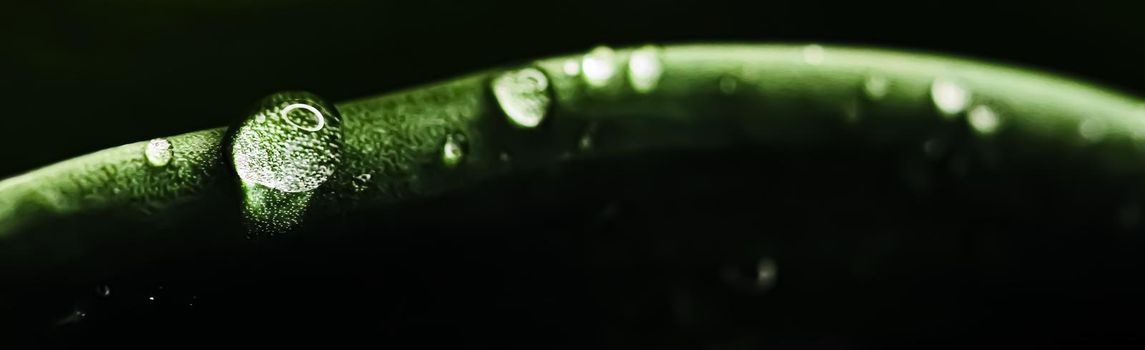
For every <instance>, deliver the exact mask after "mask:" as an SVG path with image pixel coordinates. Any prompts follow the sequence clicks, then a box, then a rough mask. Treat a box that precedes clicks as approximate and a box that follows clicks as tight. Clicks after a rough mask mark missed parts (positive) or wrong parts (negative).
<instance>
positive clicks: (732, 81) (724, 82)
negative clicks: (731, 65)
mask: <svg viewBox="0 0 1145 350" xmlns="http://www.w3.org/2000/svg"><path fill="white" fill-rule="evenodd" d="M737 85H739V82H737V81H736V78H735V77H733V76H730V75H725V76H723V77H720V92H723V93H724V94H726V95H731V94H734V93H735V92H736V87H737Z"/></svg>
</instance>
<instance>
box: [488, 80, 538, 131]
mask: <svg viewBox="0 0 1145 350" xmlns="http://www.w3.org/2000/svg"><path fill="white" fill-rule="evenodd" d="M548 89H549V79H548V77H546V76H545V74H544V73H542V72H541V71H540V70H537V69H536V68H525V69H520V70H514V71H508V72H505V73H502V74H501V75H500V76H498V77H497V78H495V79H493V96H494V97H496V98H497V104H498V105H500V106H501V111H502V112H504V113H505V116H506V117H507V118H509V121H510V122H511V123H512V124H513V126H516V127H518V128H533V127H536V126H537V125H540V124H541V122H542V121H544V119H545V114H546V113H548V111H549V105H550V104H551V102H552V98H551V97H550V96H549V91H548Z"/></svg>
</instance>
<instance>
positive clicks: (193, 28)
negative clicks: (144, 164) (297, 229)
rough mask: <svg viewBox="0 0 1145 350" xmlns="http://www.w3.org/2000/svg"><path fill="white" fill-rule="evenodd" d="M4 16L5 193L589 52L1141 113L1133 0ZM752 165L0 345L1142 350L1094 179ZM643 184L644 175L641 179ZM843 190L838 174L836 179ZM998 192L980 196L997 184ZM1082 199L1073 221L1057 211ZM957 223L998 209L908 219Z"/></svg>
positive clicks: (397, 228) (608, 191)
mask: <svg viewBox="0 0 1145 350" xmlns="http://www.w3.org/2000/svg"><path fill="white" fill-rule="evenodd" d="M5 7H6V8H5V10H4V11H3V12H0V84H2V85H0V89H3V90H2V91H0V92H2V94H0V96H2V97H0V98H2V99H3V100H4V101H5V102H6V103H5V104H4V105H5V111H6V116H7V117H6V118H4V122H3V126H2V127H0V150H3V151H0V157H2V159H3V160H4V161H3V162H0V176H3V177H6V176H11V175H15V174H18V173H21V172H24V171H27V170H31V169H33V168H36V167H40V166H44V165H47V164H50V163H53V162H57V161H60V160H63V159H67V158H70V157H73V156H77V155H81V154H85V153H89V152H92V151H95V150H99V149H103V148H107V147H112V146H116V145H120V144H125V143H129V142H134V141H140V140H146V139H149V138H152V137H156V136H162V135H173V134H180V133H184V132H189V131H194V130H200V129H206V128H212V127H218V126H225V125H229V124H231V123H233V122H234V121H235V120H237V119H238V118H240V117H241V116H242V115H243V113H244V112H245V111H246V110H247V109H248V108H249V107H250V105H251V104H252V103H253V102H254V101H256V100H258V99H259V98H261V97H263V96H265V95H268V94H270V93H273V92H277V91H283V90H298V89H302V90H307V91H311V92H314V93H317V94H318V95H320V96H323V97H325V98H327V99H328V100H331V101H344V100H347V99H353V98H359V97H365V96H370V95H376V94H381V93H386V92H390V91H395V90H397V89H404V88H409V87H414V86H417V85H421V84H425V83H430V82H434V81H438V80H443V79H448V78H452V77H456V76H459V75H462V74H465V73H469V72H473V71H476V70H481V69H486V68H491V67H496V66H500V65H505V64H510V63H515V62H521V61H525V60H529V59H533V58H539V57H545V56H551V55H559V54H568V53H575V52H581V51H584V50H587V49H589V48H591V47H593V46H596V45H599V44H608V45H612V46H626V45H639V44H645V43H661V44H671V43H697V42H797V43H803V42H814V43H821V44H825V45H828V44H846V45H871V46H878V47H885V48H896V49H907V50H919V51H929V52H937V53H946V54H953V55H959V56H967V57H971V58H978V59H985V60H989V61H995V62H1003V63H1008V64H1015V65H1019V66H1024V67H1029V68H1034V69H1039V70H1044V71H1049V72H1054V73H1058V74H1062V75H1065V76H1068V77H1072V78H1075V79H1080V80H1085V81H1090V82H1094V83H1097V84H1099V85H1103V86H1108V87H1111V88H1114V89H1117V90H1120V91H1123V92H1127V93H1130V94H1133V95H1136V96H1142V95H1145V85H1143V84H1142V83H1141V82H1142V81H1145V80H1143V79H1145V69H1142V68H1141V63H1142V62H1145V48H1143V47H1142V43H1145V26H1143V25H1141V14H1142V13H1145V12H1143V9H1145V5H1143V4H1142V3H1140V2H1132V1H1088V2H1077V3H1057V4H1052V5H1051V4H1038V5H1031V4H1021V3H1013V2H999V1H916V2H912V3H902V4H876V3H871V2H862V1H850V2H844V1H838V2H835V1H815V0H803V1H782V2H781V1H724V0H704V1H668V0H655V1H653V0H632V1H627V0H626V1H618V0H604V1H600V0H581V1H558V0H546V1H461V0H422V1H317V0H314V1H309V0H280V1H251V0H226V1H224V0H197V1H191V0H169V1H158V2H156V1H138V0H104V1H52V0H48V1H37V2H28V3H19V4H7V5H6V6H5ZM752 152H757V153H758V154H754V153H751V152H749V153H751V154H753V155H754V156H756V158H750V157H749V159H764V160H766V162H764V163H765V164H761V162H748V161H744V160H743V159H744V158H745V157H744V156H743V154H735V155H726V154H725V155H719V154H717V155H712V154H677V155H671V156H659V157H652V156H650V157H648V158H647V159H644V160H641V161H639V162H618V163H617V164H609V163H604V164H596V165H589V166H585V167H582V168H577V169H562V170H561V171H559V172H558V173H556V174H546V175H544V176H540V177H536V176H533V177H529V176H526V177H523V178H516V179H509V180H506V181H505V182H503V183H497V184H492V185H491V186H490V187H489V188H484V189H476V190H474V191H472V192H467V193H460V194H457V195H456V196H452V197H450V198H447V199H441V200H437V201H431V202H430V203H418V204H416V205H411V206H410V207H407V208H401V209H395V210H393V211H390V212H386V213H380V214H378V215H372V216H371V215H365V216H370V217H369V218H362V217H360V216H362V215H348V217H347V218H340V219H339V220H335V222H334V223H330V225H331V226H329V227H327V229H328V230H330V231H354V232H359V233H361V232H369V233H374V235H372V236H370V238H361V237H360V235H353V234H351V235H349V236H348V237H356V238H351V239H345V240H342V241H340V242H337V243H330V242H324V241H323V242H307V241H305V240H304V241H302V242H295V243H291V246H289V247H285V248H283V247H280V248H276V249H281V250H282V251H285V252H286V253H278V252H276V253H266V255H265V256H263V255H260V256H258V257H257V258H251V257H245V258H235V257H229V256H222V257H209V258H203V259H202V260H196V261H190V262H188V261H174V262H168V263H164V264H156V265H154V266H147V267H141V268H140V270H139V271H132V272H130V273H126V274H123V275H120V276H116V277H114V278H112V279H111V280H109V282H108V283H107V284H95V285H85V286H71V287H68V288H61V289H58V290H53V291H51V292H43V293H40V292H37V293H38V294H36V297H35V298H32V299H29V300H30V301H29V302H28V303H27V305H30V306H28V307H25V308H23V309H21V313H10V314H8V315H7V316H0V317H5V319H4V321H5V322H4V324H14V325H20V327H18V328H8V329H9V330H31V331H30V332H28V333H22V335H29V334H31V335H34V337H35V338H37V339H40V340H47V341H49V342H62V343H65V344H90V343H99V342H122V341H125V340H131V339H140V337H143V338H147V339H150V338H151V337H155V338H156V339H169V340H170V341H183V340H186V339H198V340H200V341H209V339H214V338H215V337H214V336H220V337H221V336H223V335H225V336H228V337H237V338H238V339H240V340H246V341H253V342H277V341H283V342H286V341H291V340H294V339H299V338H322V339H328V340H334V341H338V340H346V339H355V340H362V339H366V340H367V341H370V342H371V343H373V344H377V345H379V346H403V347H409V346H415V347H419V348H420V347H430V346H466V347H470V348H493V347H498V348H503V347H505V346H522V347H523V346H530V347H542V348H560V347H569V348H584V347H595V348H659V349H663V348H683V349H692V348H703V349H753V348H764V347H772V348H774V347H783V348H864V347H885V346H919V345H924V346H927V347H931V348H934V347H944V346H953V347H961V346H979V345H982V344H998V343H1004V344H1012V345H1034V346H1039V347H1052V346H1055V345H1070V344H1074V345H1076V344H1079V343H1086V344H1089V343H1095V342H1103V341H1121V340H1132V341H1140V340H1141V339H1142V338H1145V335H1141V334H1139V333H1140V331H1139V330H1138V329H1139V328H1140V327H1138V326H1141V325H1142V323H1141V321H1138V320H1130V321H1127V322H1126V321H1122V319H1121V317H1129V316H1133V313H1136V312H1138V311H1145V307H1142V305H1141V303H1142V302H1141V301H1140V300H1137V299H1145V298H1139V296H1141V295H1142V294H1140V291H1142V290H1143V289H1141V286H1140V284H1141V283H1140V282H1137V281H1136V279H1137V278H1138V277H1139V276H1140V275H1139V274H1137V273H1138V272H1142V271H1145V269H1140V267H1141V266H1143V264H1142V262H1141V261H1138V260H1133V258H1132V257H1133V256H1134V255H1135V254H1136V253H1135V252H1134V251H1133V250H1131V249H1130V248H1136V247H1140V246H1141V245H1140V239H1139V238H1134V239H1132V240H1130V241H1129V242H1130V243H1131V244H1130V243H1126V241H1124V240H1121V238H1119V239H1112V238H1108V237H1114V236H1116V237H1123V236H1124V235H1125V233H1124V232H1123V231H1125V230H1126V229H1125V228H1124V227H1122V226H1124V225H1121V224H1118V223H1119V222H1122V221H1117V218H1118V216H1116V215H1115V214H1116V213H1117V212H1118V210H1120V209H1119V208H1122V207H1123V203H1122V202H1121V201H1122V200H1124V196H1122V195H1121V193H1122V192H1121V191H1120V189H1119V188H1118V187H1117V186H1116V185H1115V184H1100V183H1097V184H1095V183H1089V184H1080V185H1078V187H1077V188H1071V189H1068V190H1060V191H1049V192H1052V194H1056V195H1061V196H1058V197H1054V198H1053V199H1047V198H1048V197H1050V196H1049V195H1046V197H1047V198H1041V197H1038V198H1040V199H1042V200H1046V201H1047V202H1052V203H1049V204H1047V203H1041V204H1038V205H1035V204H1029V203H1025V204H1015V203H1007V204H997V203H996V202H997V201H994V200H993V199H992V197H990V194H989V193H970V194H966V193H962V192H959V191H958V190H949V192H943V190H935V191H933V192H928V195H927V196H923V197H919V196H918V195H917V193H915V192H912V190H911V189H910V188H908V187H909V186H903V185H902V183H901V182H902V181H900V180H901V179H902V177H901V176H900V175H901V174H898V173H897V171H898V170H897V169H896V170H892V171H891V174H890V175H891V176H887V175H888V174H887V173H886V171H884V170H880V169H876V168H873V167H871V166H870V164H871V163H870V161H871V160H883V161H886V162H899V161H901V159H899V158H895V157H896V156H893V155H889V154H883V155H880V154H871V155H866V156H864V157H859V158H856V157H854V156H853V155H850V154H847V153H846V152H843V151H842V150H837V149H831V147H829V146H828V147H825V150H824V151H822V152H820V153H816V154H812V155H788V154H785V153H783V152H778V151H775V150H757V151H752ZM617 169H622V170H626V171H623V172H620V171H618V170H617ZM649 169H653V170H649ZM777 169H782V170H777ZM649 171H652V172H655V173H656V174H658V175H659V176H658V177H657V178H656V179H654V180H650V179H649V177H648V176H647V174H648V172H649ZM839 173H847V174H849V175H848V178H849V180H850V182H848V183H839V181H838V177H837V176H835V174H839ZM666 174H667V175H666ZM760 174H765V175H767V177H766V180H765V181H762V182H764V184H763V185H759V183H760V182H761V181H760V180H759V175H760ZM808 174H817V175H811V176H809V175H808ZM1021 175H1023V174H1014V175H1013V176H1011V177H1000V178H997V179H995V180H991V181H995V182H996V183H995V184H996V185H997V186H1006V185H1007V184H1008V183H1007V181H1022V179H1023V178H1022V176H1021ZM1025 175H1030V174H1025ZM936 182H937V183H940V184H941V182H942V180H936ZM857 183H861V184H865V185H866V186H864V187H868V188H855V187H856V186H854V184H857ZM744 184H755V185H752V186H748V185H744ZM936 187H941V186H936ZM589 189H591V190H589ZM665 189H671V190H670V191H666V190H665ZM1059 192H1060V193H1059ZM936 193H937V194H936ZM1025 194H1026V195H1031V194H1035V193H1034V191H1032V190H1031V192H1029V193H1025ZM1071 196H1072V197H1071ZM1031 198H1032V199H1030V201H1034V200H1036V199H1037V198H1033V197H1031ZM742 203H747V205H742ZM983 203H993V204H989V205H986V204H983ZM1083 205H1084V206H1087V207H1090V208H1091V209H1092V210H1089V211H1086V210H1080V209H1078V208H1077V207H1076V206H1083ZM979 206H980V207H983V208H985V207H987V206H989V207H990V208H993V209H983V210H981V211H978V212H977V213H975V214H972V215H963V214H960V215H947V216H941V217H939V216H938V215H933V216H932V214H933V213H962V212H959V211H957V208H966V207H979ZM1134 208H1137V209H1132V208H1131V209H1130V210H1139V206H1138V207H1134ZM1105 209H1109V210H1105ZM442 212H447V213H451V214H450V215H447V216H444V217H443V216H442V215H441V214H440V213H442ZM1015 213H1017V214H1015ZM1062 213H1068V214H1070V215H1058V214H1062ZM379 215H380V217H379ZM1055 215H1056V217H1060V219H1057V221H1053V220H1046V219H1045V217H1046V216H1055ZM1103 215H1104V216H1103ZM1106 216H1108V217H1106ZM1106 219H1108V220H1106ZM378 222H383V224H378ZM220 225H221V224H220ZM1134 225H1135V224H1134ZM1130 226H1132V225H1130ZM1131 228H1132V227H1130V229H1131ZM189 229H191V230H211V229H215V228H211V227H210V226H209V225H207V226H195V227H193V228H189ZM485 231H493V232H496V233H493V234H488V233H486V232H485ZM918 232H928V234H924V235H918V234H917V233H918ZM1077 232H1085V233H1091V232H1113V233H1110V234H1109V236H1107V235H1104V234H1097V233H1094V234H1092V235H1090V236H1082V237H1079V236H1077V235H1076V233H1077ZM697 233H700V234H699V235H697ZM861 233H865V234H861ZM380 234H384V235H385V236H383V237H384V238H379V236H378V235H380ZM998 237H1006V238H998ZM1040 237H1053V238H1055V239H1057V240H1055V241H1053V242H1052V243H1045V242H1043V241H1041V240H1040V239H1041V238H1040ZM1094 237H1102V238H1094ZM1031 242H1033V243H1031ZM682 247H687V249H685V248H682ZM1031 247H1032V248H1031ZM1118 247H1120V248H1118ZM1109 249H1121V250H1117V251H1110V250H1109ZM742 251H751V252H750V253H745V254H739V253H741V252H742ZM760 252H765V253H762V255H761V253H760ZM1103 256H1104V257H1106V258H1100V259H1095V258H1098V257H1103ZM1078 261H1088V262H1089V263H1088V264H1086V263H1081V264H1079V263H1078ZM765 263H766V264H765ZM772 263H776V264H777V265H778V266H779V268H778V271H779V272H778V273H779V275H780V276H791V277H788V279H783V278H780V279H779V280H780V281H781V282H778V284H777V286H776V287H775V288H774V290H772V289H771V288H772V286H763V287H761V286H759V285H757V283H756V282H753V280H752V278H751V277H750V276H755V275H756V274H758V273H760V270H761V269H763V270H768V269H771V268H773V267H768V268H761V267H760V266H763V265H767V264H772ZM586 266H587V267H586ZM768 266H770V265H768ZM768 271H770V270H768ZM982 271H990V273H989V274H987V275H986V276H985V277H983V275H982V274H981V272H982ZM1063 271H1064V272H1063ZM772 273H774V272H772ZM1063 273H1064V274H1065V275H1066V276H1067V277H1062V274H1063ZM745 276H748V277H745ZM968 276H977V277H976V278H969V277H968ZM785 283H790V285H793V286H797V287H789V289H783V288H784V286H786V285H787V284H785ZM5 284H8V285H9V286H10V287H11V286H17V285H19V281H4V282H0V286H3V285H5ZM105 289H108V290H110V292H105V291H104V290H105ZM156 298H158V300H159V301H158V302H157V301H156V300H157V299H156ZM169 300H170V301H169ZM168 301H169V302H168ZM9 302H10V303H16V302H15V301H9ZM33 306H34V307H33ZM29 310H31V311H29ZM37 310H38V311H37ZM80 314H82V315H80ZM13 315H17V316H13ZM29 315H31V316H29ZM1137 315H1140V313H1137ZM41 325H43V326H41ZM3 332H4V331H3V330H0V333H3ZM180 339H182V340H180Z"/></svg>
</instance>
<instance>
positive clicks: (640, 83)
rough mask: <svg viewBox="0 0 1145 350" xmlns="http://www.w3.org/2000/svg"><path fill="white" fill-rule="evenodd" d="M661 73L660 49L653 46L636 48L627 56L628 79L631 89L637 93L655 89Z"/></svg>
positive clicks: (662, 68)
mask: <svg viewBox="0 0 1145 350" xmlns="http://www.w3.org/2000/svg"><path fill="white" fill-rule="evenodd" d="M663 73H664V67H663V64H662V63H661V62H660V49H659V48H657V47H655V46H645V47H642V48H639V49H636V51H633V52H632V55H631V56H630V57H629V58H628V81H629V83H631V84H632V90H635V91H636V92H638V93H648V92H651V91H652V90H653V89H655V88H656V85H657V84H659V83H660V75H661V74H663Z"/></svg>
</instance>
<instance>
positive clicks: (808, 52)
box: [803, 45, 826, 65]
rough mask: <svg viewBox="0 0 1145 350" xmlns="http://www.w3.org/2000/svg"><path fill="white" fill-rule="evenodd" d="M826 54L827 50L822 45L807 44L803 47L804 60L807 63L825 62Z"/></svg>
mask: <svg viewBox="0 0 1145 350" xmlns="http://www.w3.org/2000/svg"><path fill="white" fill-rule="evenodd" d="M825 55H826V52H825V51H824V50H823V47H822V46H819V45H807V46H804V47H803V62H805V63H807V64H810V65H818V64H820V63H823V57H824V56H825Z"/></svg>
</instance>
